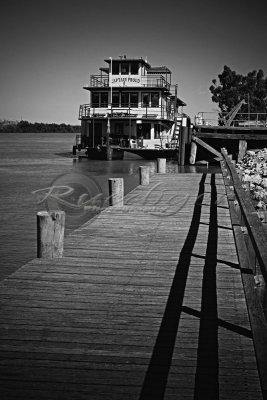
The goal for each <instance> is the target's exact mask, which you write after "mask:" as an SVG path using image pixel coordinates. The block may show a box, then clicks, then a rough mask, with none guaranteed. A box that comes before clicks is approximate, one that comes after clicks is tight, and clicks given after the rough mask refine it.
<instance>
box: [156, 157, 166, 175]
mask: <svg viewBox="0 0 267 400" xmlns="http://www.w3.org/2000/svg"><path fill="white" fill-rule="evenodd" d="M157 172H158V173H159V174H165V173H166V158H157Z"/></svg>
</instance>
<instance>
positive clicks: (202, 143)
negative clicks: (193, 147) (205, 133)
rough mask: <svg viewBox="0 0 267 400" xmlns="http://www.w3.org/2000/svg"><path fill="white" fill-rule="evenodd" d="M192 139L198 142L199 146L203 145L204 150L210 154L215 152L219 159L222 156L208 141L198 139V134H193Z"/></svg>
mask: <svg viewBox="0 0 267 400" xmlns="http://www.w3.org/2000/svg"><path fill="white" fill-rule="evenodd" d="M192 140H193V141H194V142H196V143H198V144H199V145H200V146H202V147H204V148H205V149H206V150H208V151H209V152H211V153H212V154H215V155H216V156H217V157H219V159H221V158H222V156H221V153H220V152H219V151H217V150H215V149H214V148H213V147H212V146H210V145H209V144H208V143H206V142H204V141H203V140H201V139H199V137H198V136H195V135H193V136H192Z"/></svg>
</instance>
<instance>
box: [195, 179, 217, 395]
mask: <svg viewBox="0 0 267 400" xmlns="http://www.w3.org/2000/svg"><path fill="white" fill-rule="evenodd" d="M217 247H218V218H217V189H216V183H215V175H214V174H212V175H211V199H210V223H209V233H208V241H207V248H206V257H205V264H204V268H203V281H202V297H201V312H200V327H199V337H198V352H197V369H196V375H195V392H194V400H202V399H203V400H204V399H205V400H206V399H212V400H218V399H219V378H218V376H219V356H218V320H217V319H218V312H217V285H216V266H217Z"/></svg>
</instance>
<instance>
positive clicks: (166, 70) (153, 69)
mask: <svg viewBox="0 0 267 400" xmlns="http://www.w3.org/2000/svg"><path fill="white" fill-rule="evenodd" d="M147 73H148V74H171V71H170V70H169V68H167V67H165V66H162V67H150V68H149V69H148V71H147Z"/></svg>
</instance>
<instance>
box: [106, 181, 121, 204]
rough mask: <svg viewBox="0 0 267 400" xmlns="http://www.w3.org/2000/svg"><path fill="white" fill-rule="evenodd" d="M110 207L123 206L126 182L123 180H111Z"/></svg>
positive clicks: (109, 182)
mask: <svg viewBox="0 0 267 400" xmlns="http://www.w3.org/2000/svg"><path fill="white" fill-rule="evenodd" d="M108 186H109V205H110V206H113V207H122V206H123V197H124V180H123V178H109V180H108Z"/></svg>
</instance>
